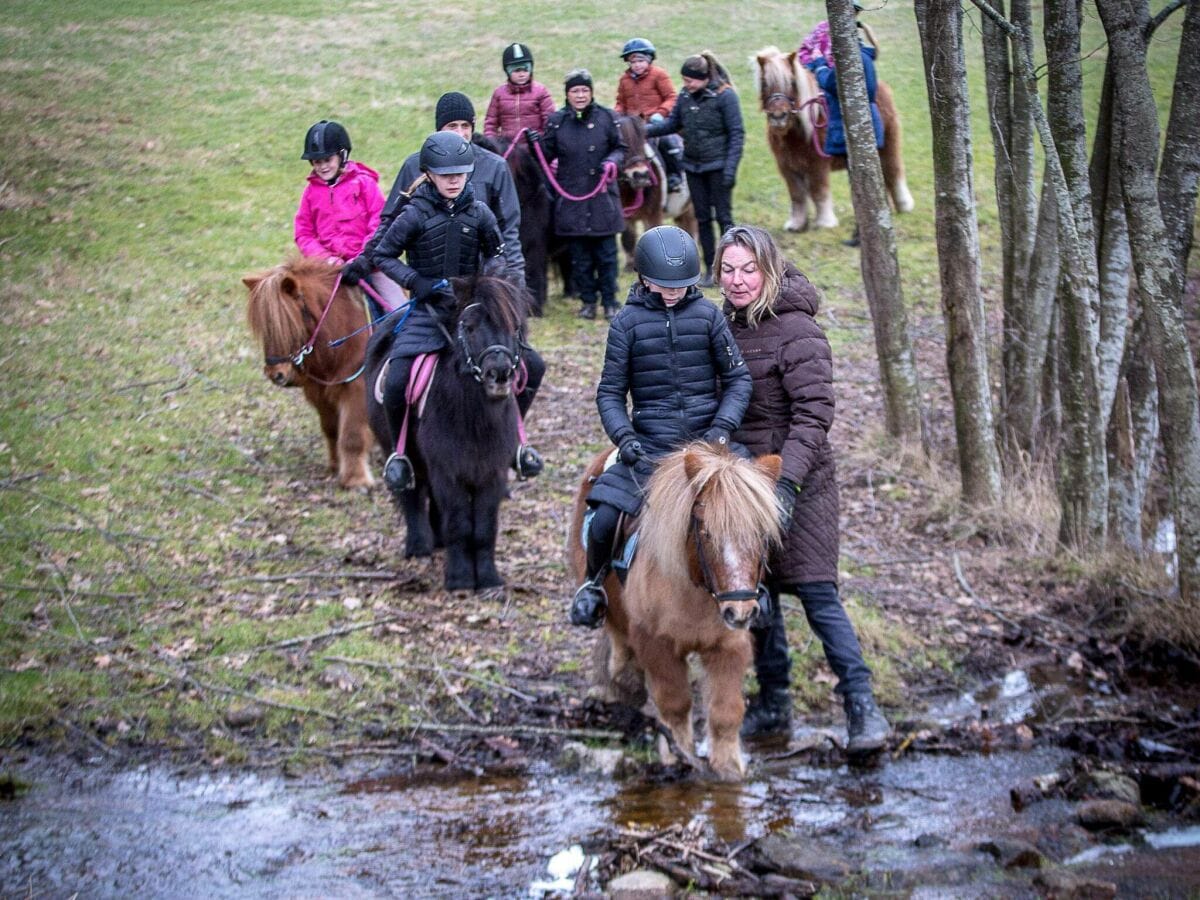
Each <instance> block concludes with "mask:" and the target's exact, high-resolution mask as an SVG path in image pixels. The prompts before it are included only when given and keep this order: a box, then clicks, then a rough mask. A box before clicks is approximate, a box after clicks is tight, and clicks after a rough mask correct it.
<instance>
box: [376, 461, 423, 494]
mask: <svg viewBox="0 0 1200 900" xmlns="http://www.w3.org/2000/svg"><path fill="white" fill-rule="evenodd" d="M383 480H384V482H386V483H387V486H388V487H389V488H391V489H392V490H393V491H411V490H412V489H413V488H415V487H416V486H417V473H416V472H415V471H414V470H413V464H412V461H411V460H410V459H409V458H408V457H407V456H404V455H402V454H399V453H393V454H392V455H391V456H389V457H388V458H387V462H385V463H384V464H383Z"/></svg>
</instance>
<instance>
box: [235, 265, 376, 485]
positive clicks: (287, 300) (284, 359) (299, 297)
mask: <svg viewBox="0 0 1200 900" xmlns="http://www.w3.org/2000/svg"><path fill="white" fill-rule="evenodd" d="M337 275H338V267H337V266H331V265H329V264H328V263H326V262H325V261H324V260H321V259H315V258H314V259H308V258H304V257H294V258H292V259H290V260H288V261H287V262H285V263H283V264H281V265H278V266H276V267H275V268H273V269H270V270H269V271H266V272H260V273H258V274H256V275H247V276H246V277H245V278H243V279H242V283H243V284H245V285H246V287H247V288H249V289H250V302H249V305H248V306H247V308H246V319H247V321H248V322H249V324H250V330H251V332H253V334H254V336H255V337H256V338H257V339H258V340H259V341H260V342H261V343H262V347H263V356H264V358H265V366H264V368H263V372H264V374H266V376H267V379H268V380H269V381H270V382H271V383H272V384H276V385H279V386H280V387H301V388H303V389H304V397H305V399H306V400H308V402H309V403H311V404H312V405H313V406H314V407H316V410H317V415H318V416H319V417H320V419H321V431H323V432H324V434H325V443H326V444H327V446H328V449H329V468H330V471H331V472H332V473H333V474H336V475H337V480H338V484H340V485H341V486H342V487H344V488H358V487H368V486H370V485H371V484H373V483H374V479H373V478H372V477H371V472H370V470H369V469H368V467H367V458H368V456H369V454H370V452H371V429H370V427H369V426H368V425H367V394H366V389H365V387H364V384H365V382H364V380H363V378H362V377H361V376H362V372H363V355H364V353H365V352H366V348H367V339H368V336H367V335H366V334H365V333H363V334H358V335H356V336H354V337H352V338H350V339H349V340H347V341H345V342H344V343H342V344H341V345H340V346H338V347H336V348H333V347H330V346H329V342H330V341H331V340H334V339H337V338H341V337H344V336H346V335H348V334H350V333H351V332H352V331H354V330H355V329H358V328H362V326H363V325H364V324H365V323H367V322H370V321H371V314H370V310H369V309H368V308H367V306H366V304H365V303H364V302H363V299H362V295H361V294H360V293H359V292H358V291H352V290H350V289H349V288H347V287H345V286H342V285H338V288H337V291H336V293H335V292H334V282H335V279H336V278H337ZM331 298H332V299H331Z"/></svg>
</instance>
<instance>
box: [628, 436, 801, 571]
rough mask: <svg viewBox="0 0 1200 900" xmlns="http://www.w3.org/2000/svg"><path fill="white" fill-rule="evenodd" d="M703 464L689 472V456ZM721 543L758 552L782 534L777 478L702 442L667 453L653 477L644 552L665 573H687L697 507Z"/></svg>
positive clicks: (644, 526)
mask: <svg viewBox="0 0 1200 900" xmlns="http://www.w3.org/2000/svg"><path fill="white" fill-rule="evenodd" d="M689 454H691V459H692V463H693V464H694V465H697V466H698V468H696V471H695V474H694V477H692V478H689V477H688V473H687V463H686V462H685V460H686V459H687V457H688V455H689ZM698 499H702V500H703V501H704V522H705V528H706V530H707V532H708V534H709V535H710V537H711V538H712V540H713V542H714V543H716V544H717V545H719V546H730V545H732V546H734V547H736V548H738V549H739V550H742V551H749V552H755V551H757V550H759V549H761V548H762V547H763V545H764V544H775V543H778V542H779V540H780V532H779V512H778V508H777V506H776V502H775V483H774V480H773V479H772V478H771V477H770V476H769V475H767V474H766V473H765V472H763V471H762V470H761V469H759V468H758V467H757V466H755V465H754V464H753V463H752V462H750V461H749V460H744V459H741V458H740V457H738V456H735V455H734V454H732V453H728V452H725V451H717V450H713V449H712V448H711V447H710V446H709V445H708V444H705V443H702V442H697V443H693V444H689V445H688V446H686V447H684V448H682V449H680V450H676V451H675V452H674V453H670V454H668V455H667V456H664V457H663V458H662V460H661V461H660V462H659V465H658V468H657V469H655V471H654V474H653V476H651V478H650V484H649V488H648V491H647V497H646V512H645V514H644V515H643V516H642V522H641V529H640V532H641V533H640V537H639V538H638V552H639V553H642V554H645V556H646V557H647V558H648V559H649V560H650V561H651V562H652V563H653V564H654V565H655V566H656V567H657V568H658V569H659V570H661V571H662V572H663V574H664V575H667V576H668V577H673V578H677V579H686V578H687V577H688V576H687V564H688V563H687V561H688V541H689V535H688V531H689V528H690V527H691V520H692V510H693V507H694V506H695V504H696V501H697V500H698Z"/></svg>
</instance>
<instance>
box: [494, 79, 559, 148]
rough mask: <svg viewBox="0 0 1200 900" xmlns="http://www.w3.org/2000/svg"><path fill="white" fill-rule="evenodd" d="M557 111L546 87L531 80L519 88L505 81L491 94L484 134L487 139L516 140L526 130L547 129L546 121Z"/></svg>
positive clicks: (539, 130) (538, 130) (540, 130)
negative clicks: (501, 137)
mask: <svg viewBox="0 0 1200 900" xmlns="http://www.w3.org/2000/svg"><path fill="white" fill-rule="evenodd" d="M553 112H554V100H552V99H551V97H550V92H549V91H548V90H546V86H545V85H544V84H541V83H540V82H537V81H532V80H531V81H530V82H529V83H528V84H523V85H521V86H520V87H518V86H517V85H515V84H513V83H512V82H511V81H506V82H504V84H502V85H500V87H498V88H496V90H495V91H493V92H492V99H491V101H490V102H489V103H488V108H487V115H486V116H485V117H484V119H483V133H484V134H486V135H487V136H488V137H497V136H503V137H506V138H515V137H516V136H517V135H519V134H520V133H521V129H523V128H532V129H533V130H534V131H537V132H542V131H545V130H546V121H547V120H548V119H549V118H550V116H551V114H552V113H553Z"/></svg>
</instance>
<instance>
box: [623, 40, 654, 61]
mask: <svg viewBox="0 0 1200 900" xmlns="http://www.w3.org/2000/svg"><path fill="white" fill-rule="evenodd" d="M635 53H641V54H643V55H644V56H648V57H650V58H651V59H654V58H655V57H656V56H657V55H658V51H657V50H655V49H654V45H653V44H652V43H650V42H649V41H648V40H646V39H645V38H630V39H629V40H627V41H626V42H625V46H624V47H622V48H621V59H624V60H628V59H629V57H631V56H633V54H635Z"/></svg>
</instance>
